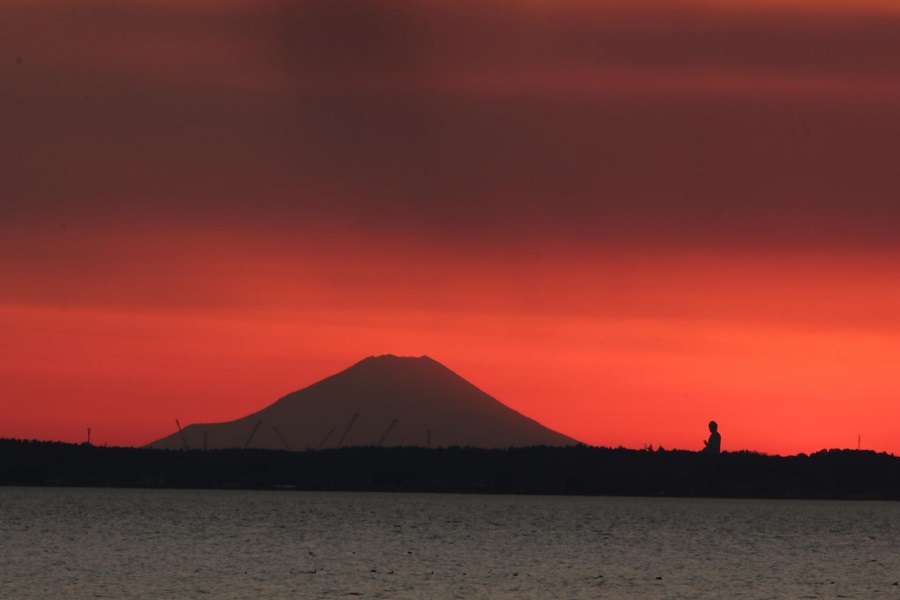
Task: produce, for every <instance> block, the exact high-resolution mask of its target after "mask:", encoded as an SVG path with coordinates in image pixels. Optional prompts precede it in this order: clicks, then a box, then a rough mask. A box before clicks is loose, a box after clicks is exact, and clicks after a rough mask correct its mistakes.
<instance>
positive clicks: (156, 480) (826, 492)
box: [0, 439, 900, 500]
mask: <svg viewBox="0 0 900 600" xmlns="http://www.w3.org/2000/svg"><path fill="white" fill-rule="evenodd" d="M0 485H26V486H50V485H53V486H93V487H140V488H193V489H281V490H307V491H313V490H315V491H382V492H436V493H484V494H553V495H604V496H675V497H711V498H715V497H719V498H797V499H802V498H807V499H866V500H900V457H895V456H893V455H889V454H885V453H875V452H872V451H865V450H863V451H858V450H823V451H820V452H816V453H814V454H812V455H805V454H799V455H796V456H767V455H763V454H757V453H753V452H726V453H722V454H720V455H718V456H707V455H703V454H699V453H695V452H687V451H680V450H676V451H656V452H653V451H645V450H629V449H624V448H618V449H611V448H595V447H589V446H570V447H566V448H556V447H534V448H511V449H507V450H485V449H479V448H439V449H426V448H341V449H335V450H320V451H312V450H310V451H306V452H287V451H278V450H252V449H251V450H237V449H235V450H210V451H206V452H204V451H201V450H150V449H144V448H118V447H112V448H107V447H99V446H90V445H87V444H66V443H62V442H42V441H26V440H12V439H0Z"/></svg>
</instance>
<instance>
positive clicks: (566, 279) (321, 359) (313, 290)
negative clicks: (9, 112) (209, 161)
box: [0, 234, 900, 453]
mask: <svg viewBox="0 0 900 600" xmlns="http://www.w3.org/2000/svg"><path fill="white" fill-rule="evenodd" d="M268 243H269V244H271V243H272V240H271V239H269V240H268ZM391 243H392V242H390V241H387V240H385V241H384V242H383V243H379V242H378V241H377V240H371V241H370V242H369V243H367V244H363V245H362V246H361V247H358V248H356V249H354V248H353V247H350V246H347V247H344V248H343V251H342V253H341V256H340V257H338V256H323V255H319V256H315V250H314V248H313V247H314V246H315V244H310V247H308V248H306V249H305V250H304V249H303V248H297V247H291V250H290V251H289V252H288V253H287V254H282V255H281V261H280V262H278V261H276V262H273V261H272V260H271V256H272V255H273V254H277V253H274V252H272V249H271V247H269V248H266V245H265V244H266V242H265V241H263V240H260V242H259V248H260V249H261V250H260V252H262V255H260V256H257V257H256V258H253V257H252V253H248V251H247V248H248V247H252V246H254V244H253V242H251V241H249V240H237V239H236V240H235V241H234V242H228V241H227V240H218V241H216V240H214V239H212V238H211V239H209V240H207V241H206V242H205V244H208V245H209V246H208V247H210V248H213V247H218V248H221V249H222V250H223V252H222V254H221V255H220V257H219V258H220V260H219V261H213V262H206V261H204V262H201V263H198V264H194V265H192V264H186V263H183V262H182V263H181V265H180V268H181V269H183V270H184V271H185V272H186V273H190V274H191V275H190V276H188V277H185V278H183V279H182V280H181V281H180V282H178V281H170V283H169V285H174V286H175V287H173V288H171V289H169V290H153V289H146V288H145V287H144V288H142V287H141V286H140V285H139V280H140V278H141V277H142V276H143V275H139V276H138V277H137V278H136V279H134V280H133V281H129V275H128V274H127V273H124V272H122V271H120V268H121V267H120V266H117V265H116V264H115V263H114V262H113V263H109V264H107V265H106V266H105V267H104V266H101V265H99V264H98V265H97V270H96V274H95V275H94V276H89V275H88V274H86V273H85V272H70V273H69V274H68V275H66V273H65V272H63V271H60V272H56V273H48V272H47V270H46V267H45V266H44V267H40V266H38V268H35V269H33V270H34V271H35V272H37V273H40V274H41V276H42V277H47V276H48V275H52V280H53V281H55V285H58V286H60V287H62V288H70V289H74V288H79V287H80V288H81V289H82V290H84V292H83V293H84V294H85V295H84V297H82V299H81V300H77V295H70V297H71V298H75V299H76V300H75V301H74V303H73V304H69V305H67V306H60V305H53V304H52V303H50V304H48V303H47V301H46V300H45V301H43V302H42V303H40V304H30V303H25V304H23V303H19V304H6V305H5V306H3V307H2V309H0V322H2V324H3V328H4V331H5V332H6V336H5V344H4V345H3V346H0V351H2V356H0V359H2V361H3V364H4V365H5V370H6V374H7V375H6V377H4V379H3V380H2V384H0V394H2V396H3V397H6V398H16V399H22V400H24V401H17V402H15V403H14V404H13V405H12V406H11V407H10V408H9V409H8V418H7V419H6V420H5V421H4V424H3V426H2V427H3V429H2V430H0V435H3V436H13V437H39V438H40V437H45V438H46V437H52V438H58V439H63V440H66V441H80V440H81V439H82V436H83V432H82V430H83V429H85V428H86V427H87V426H88V425H90V426H92V427H93V428H94V432H95V435H96V436H97V437H95V440H105V441H108V442H109V443H111V444H125V445H140V444H143V443H147V442H149V441H152V440H153V439H155V438H157V437H162V436H163V435H166V434H168V433H171V429H172V423H173V419H174V418H179V419H181V421H182V423H190V422H214V421H222V420H230V419H234V418H237V417H240V416H243V415H245V414H248V413H250V412H253V411H255V410H258V409H260V408H263V407H264V406H266V405H268V404H270V403H271V402H274V401H275V400H276V399H277V398H279V397H281V396H282V395H284V394H286V393H289V392H291V391H293V390H295V389H299V388H300V387H304V386H305V385H309V384H311V383H314V382H315V381H317V380H318V379H321V378H323V377H326V376H329V375H331V374H333V373H335V372H337V371H339V370H342V369H344V368H346V367H348V366H350V364H352V363H353V362H356V361H357V360H360V359H362V358H364V357H366V356H369V355H373V354H386V353H392V354H399V355H412V356H419V355H423V354H427V355H429V356H431V357H432V358H434V359H436V360H438V361H440V362H442V363H443V364H445V365H446V366H447V367H448V368H451V369H453V370H455V371H456V372H458V373H459V374H460V375H462V376H463V377H466V378H467V379H469V380H470V381H471V382H472V383H473V384H475V385H477V386H479V387H481V388H482V389H483V390H484V391H486V392H488V393H489V394H491V395H493V396H494V397H496V398H497V399H498V400H500V401H502V402H504V403H506V404H507V405H509V406H511V407H513V408H515V409H516V410H519V411H520V412H522V413H524V414H526V415H527V416H529V417H532V418H535V419H536V420H538V421H540V422H542V423H544V424H545V425H547V426H549V427H551V428H553V429H556V430H558V431H561V432H562V433H565V434H567V435H570V436H572V437H575V438H576V439H579V440H581V441H584V442H586V443H589V444H593V445H604V446H619V445H622V446H626V447H638V448H639V447H643V446H644V445H645V444H652V445H654V446H658V445H662V446H664V447H666V448H682V449H697V448H698V444H699V443H700V439H702V436H703V434H704V429H703V424H704V423H705V422H706V421H708V420H709V419H716V420H718V421H719V422H720V424H721V427H722V433H723V438H724V440H723V447H724V448H725V449H726V450H755V451H763V452H768V453H798V452H812V451H815V450H818V449H821V448H830V447H848V446H850V445H852V443H853V442H854V440H856V436H857V435H859V434H862V435H863V439H864V442H865V446H866V447H867V448H874V449H877V450H884V451H890V452H898V451H900V446H898V445H897V444H898V442H897V441H896V436H895V435H894V433H895V432H896V429H897V421H898V416H897V411H896V409H895V407H894V402H893V399H894V398H896V397H898V395H900V381H898V380H897V379H896V377H895V374H894V373H895V368H894V367H895V364H896V360H897V348H900V322H898V321H897V320H896V315H895V314H894V311H893V306H894V305H893V300H894V299H895V298H896V297H897V296H898V295H900V284H897V283H896V281H895V280H894V278H893V273H895V272H896V271H895V270H894V269H895V265H894V261H893V260H890V259H887V258H884V257H881V258H876V259H872V258H865V257H857V258H856V259H853V258H852V257H848V256H847V255H843V256H842V257H841V258H835V257H829V255H828V253H818V254H809V253H799V254H795V255H793V256H792V255H791V254H790V253H786V252H780V253H776V254H772V255H770V256H765V255H759V254H758V253H749V254H744V253H735V254H734V255H732V256H727V255H723V254H721V253H720V254H719V255H718V256H716V257H709V256H707V257H706V258H705V259H704V258H703V256H704V253H702V252H688V253H685V254H684V255H683V256H681V257H675V256H670V257H669V260H667V261H660V260H659V259H658V258H654V256H655V254H654V253H649V254H646V255H645V256H643V257H641V256H639V255H634V254H631V255H629V256H628V257H622V256H614V257H613V258H611V259H609V260H606V261H604V260H602V259H598V258H592V259H582V260H579V259H578V258H577V255H578V252H577V251H575V252H574V253H573V252H571V251H567V250H565V248H564V247H562V246H560V247H559V254H558V255H554V254H553V253H551V254H549V255H547V256H542V257H540V258H538V257H534V256H532V257H531V258H529V259H527V260H526V261H525V263H524V264H523V263H522V259H521V257H516V256H515V253H512V254H511V255H510V256H508V257H507V258H506V259H502V260H501V259H497V258H496V257H495V258H494V259H491V260H485V258H484V257H483V256H479V255H478V254H477V253H474V254H473V255H471V256H467V257H460V256H451V255H443V252H442V251H440V250H434V249H432V250H431V251H429V250H427V249H426V248H425V247H424V246H422V245H421V244H422V243H423V242H421V241H420V242H408V243H407V244H402V243H398V242H397V241H396V240H394V241H393V243H394V244H395V245H396V246H398V247H400V248H402V250H397V249H396V248H395V249H387V250H384V249H383V250H381V251H380V252H379V253H378V254H377V255H375V256H372V255H371V254H369V251H368V250H366V248H372V247H382V248H385V247H389V246H390V244H391ZM182 244H184V245H191V246H192V247H193V248H194V249H195V255H197V256H211V255H209V254H206V253H204V252H197V249H198V248H199V247H202V246H203V243H201V242H198V241H197V238H196V234H190V237H187V238H185V239H184V240H180V241H174V240H170V241H169V242H167V244H166V245H169V246H172V247H170V249H169V250H166V249H165V247H160V246H157V247H147V246H144V245H141V246H140V247H141V248H142V250H141V251H142V252H146V253H147V256H148V259H147V260H149V257H151V256H157V257H159V256H163V257H165V256H168V257H170V258H171V260H176V261H183V260H185V259H183V258H179V257H180V254H179V253H178V252H177V251H175V250H174V249H173V247H177V246H179V245H182ZM101 246H102V244H101ZM110 247H121V248H125V247H127V244H124V243H122V244H120V243H112V244H111V246H110ZM417 247H418V250H415V248H417ZM228 248H240V249H242V250H241V251H240V252H239V253H238V254H239V255H240V256H241V257H242V260H241V261H237V262H231V261H229V260H228V255H229V250H228ZM98 252H101V253H102V251H100V250H98ZM89 254H90V253H89ZM304 256H306V257H307V259H306V260H312V263H309V264H305V260H304V258H303V257H304ZM310 256H312V258H309V257H310ZM348 257H356V258H348ZM879 263H880V266H879V267H877V268H876V266H875V265H878V264H879ZM132 264H135V263H133V260H128V261H126V263H125V267H126V268H130V265H132ZM137 264H139V263H137ZM304 265H305V266H304ZM172 267H173V268H174V265H172ZM166 268H167V267H166V266H165V264H156V265H155V266H153V267H152V272H164V271H165V270H166ZM866 268H868V271H867V270H865V269H866ZM25 270H28V269H27V268H26V269H25ZM779 271H780V272H781V275H779V274H778V272H779ZM7 275H8V276H11V277H13V278H14V279H16V280H17V281H19V283H20V285H22V287H23V289H24V291H25V292H26V297H27V296H28V295H29V293H30V294H31V295H35V294H36V293H37V292H39V288H40V286H41V285H42V282H41V280H40V278H38V279H35V280H34V281H32V282H31V283H27V277H26V273H15V272H10V271H9V270H7ZM92 279H93V280H92ZM110 280H117V281H119V283H117V284H116V286H115V287H114V288H109V287H105V286H108V283H104V282H109V281H110ZM429 282H431V283H429ZM29 288H32V289H29ZM148 293H150V294H151V295H150V296H146V294H148ZM157 293H161V294H162V296H158V295H156V294H157ZM178 298H195V299H198V301H199V303H198V304H197V305H195V306H193V307H190V306H181V307H179V306H178V305H177V304H172V302H173V301H175V300H177V299H178ZM24 299H25V298H23V300H24ZM698 436H700V437H699V438H698Z"/></svg>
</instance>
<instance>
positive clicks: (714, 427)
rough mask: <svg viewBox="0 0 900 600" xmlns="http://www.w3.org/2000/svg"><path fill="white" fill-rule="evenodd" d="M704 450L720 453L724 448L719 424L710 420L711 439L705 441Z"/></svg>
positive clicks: (710, 452)
mask: <svg viewBox="0 0 900 600" xmlns="http://www.w3.org/2000/svg"><path fill="white" fill-rule="evenodd" d="M703 446H704V448H703V450H702V452H705V453H706V454H718V453H719V452H720V451H721V449H722V436H721V435H720V434H719V424H718V423H716V422H715V421H710V422H709V440H704V441H703Z"/></svg>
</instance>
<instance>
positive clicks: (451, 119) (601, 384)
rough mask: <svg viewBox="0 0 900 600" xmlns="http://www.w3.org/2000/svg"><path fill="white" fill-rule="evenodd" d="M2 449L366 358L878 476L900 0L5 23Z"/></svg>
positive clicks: (184, 415) (299, 4) (1, 80)
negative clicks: (713, 427)
mask: <svg viewBox="0 0 900 600" xmlns="http://www.w3.org/2000/svg"><path fill="white" fill-rule="evenodd" d="M0 141H2V143H0V406H2V408H3V411H2V417H0V437H20V438H38V439H48V440H63V441H69V442H80V441H83V440H84V439H85V437H86V429H87V427H88V426H90V427H91V428H92V430H93V441H94V442H95V443H108V444H110V445H141V444H145V443H148V442H150V441H152V440H154V439H156V438H159V437H162V436H164V435H168V434H169V433H172V431H173V430H174V427H175V426H174V419H176V418H178V419H179V420H180V421H181V423H182V424H187V423H193V422H213V421H223V420H231V419H234V418H237V417H240V416H243V415H245V414H248V413H250V412H253V411H255V410H258V409H260V408H262V407H264V406H266V405H268V404H271V403H272V402H274V401H275V400H277V399H278V398H279V397H281V396H283V395H285V394H287V393H289V392H291V391H294V390H296V389H299V388H301V387H305V386H307V385H309V384H311V383H314V382H316V381H318V380H320V379H322V378H324V377H326V376H329V375H332V374H334V373H336V372H337V371H340V370H342V369H344V368H346V367H348V366H350V365H351V364H353V363H355V362H357V361H359V360H361V359H363V358H365V357H367V356H371V355H378V354H387V353H391V354H398V355H411V356H420V355H428V356H430V357H432V358H434V359H435V360H437V361H439V362H441V363H442V364H444V365H446V366H447V367H448V368H450V369H452V370H454V371H455V372H457V373H458V374H460V375H461V376H463V377H465V378H466V379H468V380H469V381H471V382H472V383H473V384H475V385H477V386H478V387H480V388H481V389H483V390H484V391H486V392H487V393H489V394H491V395H492V396H494V397H495V398H497V399H498V400H500V401H501V402H504V403H505V404H507V405H509V406H511V407H512V408H514V409H516V410H519V411H520V412H522V413H524V414H526V415H528V416H530V417H532V418H534V419H537V420H538V421H540V422H542V423H544V424H545V425H547V426H549V427H551V428H553V429H556V430H558V431H560V432H562V433H565V434H567V435H570V436H573V437H575V438H577V439H579V440H581V441H583V442H586V443H589V444H596V445H603V446H619V445H623V446H627V447H632V448H640V447H643V446H645V445H646V444H652V445H653V446H658V445H662V446H664V447H666V448H682V449H700V448H701V447H702V440H703V439H704V438H705V437H706V436H707V435H708V432H707V429H706V423H707V422H708V421H709V420H710V419H715V420H717V421H718V422H719V425H720V431H721V433H722V440H723V442H722V444H723V449H724V450H754V451H761V452H766V453H778V454H795V453H798V452H813V451H816V450H819V449H822V448H856V447H857V442H858V439H860V438H858V436H861V446H862V447H863V448H866V449H872V450H878V451H887V452H893V453H900V3H897V2H896V1H895V0H881V1H879V0H871V1H869V2H865V1H862V0H827V1H825V0H818V1H813V0H805V1H801V0H794V1H791V0H782V1H779V2H776V1H774V0H740V1H735V0H705V1H701V0H697V1H693V2H691V1H684V0H681V1H679V0H641V1H637V2H635V1H632V0H627V1H626V0H606V1H604V0H593V1H588V0H584V1H575V0H572V1H562V2H555V1H553V0H519V1H515V0H502V1H501V0H479V1H460V0H447V1H429V0H419V1H409V2H406V1H397V2H388V1H379V0H310V1H305V0H296V1H289V0H284V1H276V0H218V1H217V0H183V1H182V0H141V1H132V2H118V1H114V0H108V1H105V2H100V1H97V0H70V1H66V0H4V1H3V2H2V4H0Z"/></svg>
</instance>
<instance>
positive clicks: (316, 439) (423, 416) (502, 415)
mask: <svg viewBox="0 0 900 600" xmlns="http://www.w3.org/2000/svg"><path fill="white" fill-rule="evenodd" d="M185 443H187V444H188V447H193V448H198V447H207V448H238V447H257V448H272V449H279V448H280V449H285V448H287V449H291V450H303V449H307V448H331V447H337V446H371V445H385V446H432V447H439V446H443V447H447V446H474V447H482V448H503V447H513V446H536V445H548V446H565V445H572V444H576V443H577V442H576V440H574V439H572V438H569V437H567V436H564V435H562V434H559V433H557V432H555V431H552V430H550V429H547V428H546V427H544V426H543V425H541V424H539V423H537V422H536V421H534V420H532V419H529V418H528V417H525V416H524V415H522V414H520V413H518V412H516V411H514V410H513V409H511V408H509V407H508V406H506V405H504V404H502V403H501V402H499V401H497V400H496V399H494V398H493V397H491V396H489V395H488V394H486V393H485V392H483V391H481V390H480V389H478V388H477V387H476V386H474V385H472V384H471V383H469V382H468V381H466V380H465V379H463V378H462V377H460V376H459V375H457V374H456V373H454V372H453V371H451V370H450V369H448V368H447V367H445V366H444V365H442V364H440V363H439V362H437V361H435V360H433V359H432V358H429V357H428V356H421V357H418V358H416V357H405V356H394V355H390V354H388V355H382V356H370V357H368V358H366V359H363V360H361V361H359V362H358V363H356V364H354V365H352V366H350V367H349V368H347V369H345V370H343V371H341V372H339V373H336V374H335V375H332V376H330V377H327V378H325V379H323V380H321V381H319V382H317V383H314V384H312V385H310V386H308V387H306V388H303V389H301V390H298V391H296V392H293V393H291V394H288V395H287V396H284V397H283V398H281V399H280V400H278V401H277V402H275V403H274V404H272V405H270V406H268V407H267V408H265V409H263V410H261V411H259V412H256V413H253V414H250V415H248V416H246V417H243V418H241V419H238V420H236V421H231V422H229V423H217V424H205V425H203V424H199V425H191V426H189V427H186V428H185V429H184V439H183V440H182V438H181V436H180V435H179V434H177V433H175V434H173V435H170V436H168V437H166V438H163V439H161V440H158V441H157V442H154V443H152V444H150V446H152V447H159V448H181V447H183V446H184V444H185Z"/></svg>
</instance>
